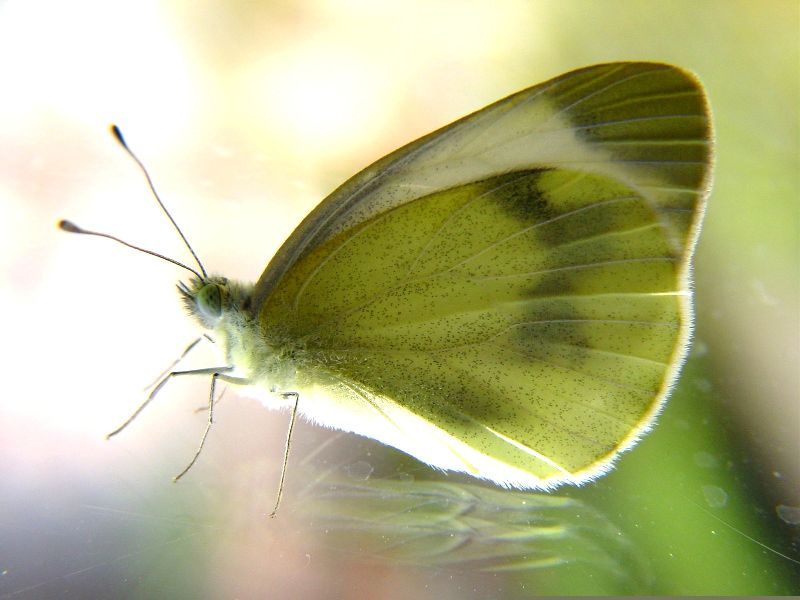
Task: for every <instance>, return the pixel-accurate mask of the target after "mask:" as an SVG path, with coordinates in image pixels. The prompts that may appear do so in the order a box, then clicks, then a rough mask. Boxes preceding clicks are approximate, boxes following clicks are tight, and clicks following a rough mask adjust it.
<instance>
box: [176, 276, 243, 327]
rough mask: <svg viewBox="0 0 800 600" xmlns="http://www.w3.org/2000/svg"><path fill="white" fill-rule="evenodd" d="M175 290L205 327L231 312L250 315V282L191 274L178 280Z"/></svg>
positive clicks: (237, 314)
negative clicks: (187, 277) (186, 279)
mask: <svg viewBox="0 0 800 600" xmlns="http://www.w3.org/2000/svg"><path fill="white" fill-rule="evenodd" d="M178 291H179V292H180V294H181V296H182V297H183V303H184V305H185V306H186V310H187V311H188V312H189V314H191V315H192V316H193V317H194V318H196V319H197V320H198V321H200V324H201V325H203V327H205V328H206V329H216V328H217V327H218V326H219V325H220V324H221V322H222V321H223V320H224V319H226V318H230V317H233V316H234V315H236V316H244V315H246V314H249V309H250V304H251V298H252V285H245V284H242V283H238V282H236V281H231V280H229V279H228V278H227V277H222V276H220V275H212V276H210V277H206V278H199V277H192V278H190V279H189V282H188V283H184V282H182V281H181V282H180V283H179V284H178Z"/></svg>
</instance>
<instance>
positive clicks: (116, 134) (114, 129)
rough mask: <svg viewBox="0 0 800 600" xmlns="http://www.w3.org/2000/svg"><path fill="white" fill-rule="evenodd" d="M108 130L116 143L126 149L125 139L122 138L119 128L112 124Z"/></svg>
mask: <svg viewBox="0 0 800 600" xmlns="http://www.w3.org/2000/svg"><path fill="white" fill-rule="evenodd" d="M109 129H110V130H111V135H113V136H114V137H115V138H116V139H117V141H118V142H119V143H120V144H122V146H124V147H125V148H127V147H128V144H126V143H125V138H124V137H123V136H122V132H121V131H120V129H119V127H117V125H116V124H115V123H112V124H111V126H110V127H109Z"/></svg>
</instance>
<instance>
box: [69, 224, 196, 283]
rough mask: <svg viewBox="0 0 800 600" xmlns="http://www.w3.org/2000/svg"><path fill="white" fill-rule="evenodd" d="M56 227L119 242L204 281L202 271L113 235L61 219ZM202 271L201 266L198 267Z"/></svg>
mask: <svg viewBox="0 0 800 600" xmlns="http://www.w3.org/2000/svg"><path fill="white" fill-rule="evenodd" d="M58 227H59V229H61V230H62V231H66V232H68V233H82V234H84V235H96V236H97V237H102V238H107V239H109V240H114V241H115V242H119V243H120V244H122V245H123V246H127V247H128V248H133V249H134V250H138V251H139V252H144V253H145V254H150V255H151V256H157V257H158V258H160V259H163V260H166V261H167V262H171V263H172V264H173V265H178V266H179V267H183V268H184V269H186V270H187V271H189V272H191V273H194V275H195V277H197V278H198V279H200V280H203V281H205V279H206V276H205V275H206V272H205V271H203V275H200V273H198V272H197V271H195V270H194V269H193V268H191V267H189V266H187V265H185V264H183V263H182V262H179V261H177V260H175V259H174V258H170V257H169V256H164V255H163V254H159V253H158V252H153V251H152V250H148V249H147V248H141V247H139V246H134V245H133V244H129V243H128V242H126V241H125V240H121V239H119V238H118V237H114V236H113V235H109V234H108V233H100V232H99V231H90V230H88V229H83V228H82V227H78V226H77V225H75V223H73V222H72V221H67V220H65V219H62V220H61V221H59V222H58ZM200 268H201V269H202V266H201V267H200Z"/></svg>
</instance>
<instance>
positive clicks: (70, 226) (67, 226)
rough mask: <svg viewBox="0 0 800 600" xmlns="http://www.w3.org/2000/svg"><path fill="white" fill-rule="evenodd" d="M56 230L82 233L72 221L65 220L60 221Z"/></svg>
mask: <svg viewBox="0 0 800 600" xmlns="http://www.w3.org/2000/svg"><path fill="white" fill-rule="evenodd" d="M58 228H59V229H61V230H62V231H68V232H69V233H82V232H83V229H81V228H80V227H78V226H77V225H75V223H73V222H72V221H67V220H66V219H61V220H60V221H59V222H58Z"/></svg>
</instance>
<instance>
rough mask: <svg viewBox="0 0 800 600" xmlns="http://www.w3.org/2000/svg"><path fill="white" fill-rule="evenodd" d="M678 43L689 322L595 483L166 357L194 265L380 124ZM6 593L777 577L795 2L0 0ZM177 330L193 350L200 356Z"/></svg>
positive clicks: (225, 252)
mask: <svg viewBox="0 0 800 600" xmlns="http://www.w3.org/2000/svg"><path fill="white" fill-rule="evenodd" d="M614 60H653V61H664V62H669V63H674V64H677V65H680V66H682V67H685V68H687V69H690V70H692V71H694V72H695V73H697V74H698V75H699V77H700V78H701V80H702V81H703V83H704V84H705V86H706V88H707V90H708V93H709V96H710V98H711V103H712V107H713V109H714V120H715V126H716V137H717V146H716V153H717V156H716V166H715V173H716V177H715V186H714V191H713V194H712V196H711V199H710V203H709V208H708V212H707V214H706V220H705V226H704V230H703V233H702V235H701V238H700V243H699V247H698V250H697V256H696V262H695V269H694V281H695V288H696V304H697V311H696V335H695V340H694V345H693V350H692V353H691V355H690V357H689V360H688V362H687V365H686V367H685V369H684V374H683V376H682V378H681V380H680V382H679V385H678V386H677V388H676V390H675V393H674V394H673V397H672V399H671V400H670V402H669V404H668V406H667V408H666V410H665V411H664V413H663V414H662V416H661V418H660V421H659V424H658V426H657V427H656V428H655V429H654V431H653V432H652V433H651V434H649V435H648V436H647V437H646V438H645V439H644V440H643V441H642V442H641V443H640V444H639V445H638V446H637V447H636V448H634V449H633V450H632V451H631V452H629V453H628V454H626V455H625V456H624V457H623V458H622V459H621V460H620V461H619V462H618V467H617V468H616V469H615V470H614V471H613V472H612V473H611V474H609V475H608V476H606V477H604V478H602V479H601V480H599V481H597V482H595V483H593V484H590V485H587V486H584V487H582V488H561V489H559V490H557V491H556V492H554V493H553V494H550V495H545V496H541V495H536V494H512V493H508V494H500V493H498V491H497V490H495V489H494V488H491V486H481V485H479V484H476V482H474V481H471V482H470V481H466V480H463V479H460V478H456V477H447V476H444V475H441V474H437V473H434V472H431V471H430V470H429V469H426V468H424V467H421V466H420V465H418V464H416V463H414V462H413V461H411V460H408V459H405V458H403V457H399V456H398V455H397V453H395V452H393V451H392V450H390V449H387V448H384V447H381V446H379V445H376V444H372V443H371V442H369V441H367V440H363V439H361V438H357V437H355V436H342V435H338V434H335V433H333V432H328V431H322V430H320V429H318V428H315V427H312V426H309V425H306V424H301V425H299V426H298V428H297V429H296V430H295V435H294V440H295V441H294V444H295V446H294V449H293V455H292V460H291V462H290V465H289V472H288V484H287V486H288V487H287V490H286V495H285V498H284V504H283V507H282V509H281V512H279V514H278V517H277V518H276V519H274V520H270V519H267V518H266V517H265V514H266V513H267V512H269V510H270V507H271V506H272V503H273V501H274V494H275V491H276V487H277V480H278V475H279V471H280V464H281V454H282V448H283V440H284V437H285V431H286V425H287V422H288V415H287V414H285V413H275V412H269V411H267V410H265V409H264V408H263V407H262V406H261V405H259V404H258V403H256V402H255V401H252V400H248V399H244V398H239V397H237V395H236V393H235V391H234V390H230V391H229V392H228V393H227V394H226V396H225V399H224V401H222V403H221V404H220V406H219V408H218V410H217V411H216V424H215V426H214V427H213V428H212V431H211V435H210V437H209V440H208V443H207V446H206V449H205V450H204V452H203V454H202V456H201V457H200V460H199V462H198V464H197V465H196V466H195V467H194V468H193V469H192V470H191V471H190V472H189V474H188V475H187V476H186V477H185V478H184V479H183V480H182V481H181V482H180V483H178V484H174V485H173V484H172V483H171V478H172V476H173V475H175V474H176V473H178V472H179V471H180V470H181V469H182V468H183V467H184V466H185V464H186V463H187V462H188V460H189V459H190V458H191V456H192V454H193V453H194V450H195V448H196V445H197V443H198V441H199V438H200V435H201V433H202V429H203V427H204V422H205V419H206V416H205V415H204V414H203V413H196V412H194V410H195V408H196V407H198V406H201V405H203V403H204V402H205V401H206V397H207V381H203V380H184V381H179V380H176V381H173V382H171V383H170V385H169V386H167V387H166V388H165V389H164V390H163V392H162V394H161V395H160V396H159V397H158V398H157V401H156V402H154V403H153V405H152V406H151V407H149V408H148V410H147V411H146V412H145V413H143V414H142V416H141V417H140V418H139V419H138V420H137V421H136V422H135V423H134V424H133V425H132V426H131V427H130V428H129V429H127V430H126V431H125V432H124V433H123V434H121V435H119V436H118V437H116V438H114V439H113V441H110V442H106V441H105V440H104V436H105V434H106V433H108V432H109V431H110V430H112V429H113V428H115V427H116V426H117V425H119V424H120V422H121V421H123V420H124V419H125V418H126V417H127V416H128V415H129V414H130V413H131V412H132V410H133V409H134V408H135V407H136V406H137V405H138V403H139V402H140V401H141V399H142V396H143V392H142V388H143V387H144V386H145V385H147V384H148V383H149V381H150V380H152V378H154V377H155V375H156V374H158V373H159V372H160V371H161V370H162V369H164V368H165V367H166V366H167V365H168V364H169V363H170V362H171V361H172V360H173V359H174V358H176V357H177V356H178V355H179V354H180V352H181V351H182V350H183V348H185V346H186V345H187V344H188V343H189V342H190V341H191V340H192V339H194V338H195V337H196V335H197V334H196V329H195V327H194V325H193V324H192V323H191V322H190V321H189V320H188V318H187V317H186V316H185V315H184V314H183V310H182V307H181V306H180V304H179V302H178V300H177V294H176V291H175V288H174V285H175V283H176V281H177V279H178V278H180V277H183V276H184V274H183V272H181V271H180V270H179V269H177V268H175V267H173V266H172V265H170V264H168V263H164V262H161V261H157V260H154V259H151V258H149V257H145V256H143V255H141V254H138V253H135V252H131V251H129V250H127V249H125V248H123V247H121V246H119V245H115V244H112V243H110V242H107V241H105V240H97V239H89V238H79V237H74V236H68V235H66V234H64V233H61V232H59V231H57V229H56V227H55V224H56V222H57V221H58V220H59V219H60V218H70V219H72V220H74V221H76V222H77V223H78V224H81V225H83V226H85V227H88V228H92V229H97V230H100V231H104V232H109V233H113V234H115V235H118V236H120V237H122V238H123V239H126V240H128V241H131V242H133V243H136V244H139V245H142V246H144V247H147V248H151V249H154V250H157V251H160V252H162V253H164V254H167V255H169V256H172V257H175V258H178V259H182V260H187V261H188V260H189V257H188V256H187V253H186V251H185V249H184V248H183V247H182V246H181V244H180V241H179V239H178V238H177V237H176V235H175V234H174V232H173V231H172V230H171V228H170V225H169V223H168V222H167V220H166V219H165V218H164V217H163V216H162V215H161V214H160V213H159V210H158V208H157V206H156V204H155V203H154V202H153V200H152V198H151V197H150V195H149V192H148V190H147V188H146V185H145V183H144V181H143V180H142V177H141V174H140V173H139V172H138V171H137V169H136V167H135V165H134V164H133V163H132V161H131V160H130V159H129V158H127V157H126V156H125V155H124V153H123V152H122V151H121V149H120V148H119V147H118V146H117V145H116V144H115V142H114V141H113V139H112V138H111V136H110V135H109V134H108V125H109V124H110V123H112V122H114V123H117V124H119V125H120V127H121V128H122V130H123V132H124V133H125V135H126V138H127V140H128V142H129V144H130V145H131V147H133V148H134V149H135V151H137V152H138V154H139V156H140V157H141V158H142V160H143V161H144V162H145V163H146V164H147V166H148V167H149V169H150V172H151V174H152V176H153V178H154V179H155V181H156V185H157V187H158V189H159V190H160V193H161V195H162V197H163V198H164V199H165V201H166V202H167V204H168V206H169V207H170V209H171V211H172V213H173V215H174V217H175V218H176V219H177V221H178V222H179V223H180V225H181V226H182V228H183V229H184V231H185V232H186V233H187V236H188V237H189V238H190V240H191V241H192V242H193V244H194V246H195V249H196V250H197V252H198V253H199V255H200V256H201V258H202V259H203V260H204V261H205V264H206V266H207V268H209V269H210V270H211V271H215V272H221V273H224V274H226V275H228V276H229V277H236V278H241V279H245V280H254V279H256V278H257V277H258V275H259V274H260V272H261V270H262V269H263V267H264V266H265V265H266V263H267V260H268V259H269V258H270V257H271V255H272V254H273V252H274V251H275V250H276V249H277V248H278V247H279V245H280V244H281V243H282V242H283V240H284V239H285V238H286V237H287V236H288V235H289V234H290V232H291V231H292V229H293V228H294V226H295V225H296V224H297V223H299V221H300V220H301V219H302V218H303V216H304V215H305V214H306V213H307V212H308V211H309V210H310V209H311V208H313V207H314V206H315V205H316V204H317V203H318V202H319V201H320V200H321V199H322V198H323V197H324V196H325V195H326V194H327V193H328V192H330V191H331V190H332V189H333V188H334V187H336V186H337V185H338V184H339V183H341V182H342V181H344V180H345V179H346V178H347V177H349V176H350V175H352V174H354V173H355V172H357V171H358V170H360V169H361V168H363V167H365V166H366V165H368V164H369V163H370V162H372V161H373V160H375V159H377V158H379V157H381V156H383V155H384V154H386V153H388V152H389V151H391V150H393V149H395V148H396V147H398V146H400V145H402V144H404V143H406V142H408V141H411V140H413V139H415V138H417V137H418V136H420V135H422V134H425V133H427V132H429V131H431V130H433V129H435V128H437V127H439V126H442V125H444V124H446V123H448V122H450V121H452V120H454V119H456V118H458V117H460V116H463V115H464V114H467V113H469V112H472V111H474V110H477V109H479V108H481V107H483V106H484V105H486V104H488V103H490V102H492V101H494V100H496V99H499V98H501V97H503V96H505V95H507V94H510V93H512V92H515V91H517V90H519V89H522V88H525V87H528V86H530V85H532V84H535V83H539V82H541V81H544V80H546V79H548V78H550V77H553V76H556V75H559V74H561V73H562V72H565V71H568V70H571V69H574V68H577V67H581V66H584V65H588V64H592V63H599V62H606V61H614ZM0 81H2V93H1V94H0V247H2V252H0V282H1V283H0V285H2V291H3V293H2V295H0V312H2V314H4V315H5V326H4V328H3V329H4V331H5V334H4V337H5V340H6V341H5V344H4V346H5V348H6V350H5V352H4V361H3V364H4V365H5V369H4V371H5V373H4V374H5V377H4V383H3V393H2V394H0V464H2V465H3V468H2V473H3V476H2V479H3V483H2V486H0V598H15V599H16V598H20V599H28V598H52V597H56V596H57V597H60V598H66V599H70V598H111V597H114V598H128V597H130V598H152V597H163V598H223V597H224V598H241V599H249V598H262V597H270V598H293V599H297V598H320V597H325V598H353V599H359V598H370V599H375V598H381V599H383V598H387V599H405V598H415V599H420V598H423V599H424V598H437V599H441V598H459V599H463V598H490V597H491V598H517V597H525V596H529V595H535V594H543V593H550V594H554V593H592V594H605V593H645V594H648V593H649V594H792V593H794V594H798V593H800V563H798V561H800V442H798V439H799V438H798V431H800V375H799V374H798V371H799V370H800V369H798V366H800V341H799V340H800V336H799V335H798V334H800V267H799V266H798V257H800V210H798V199H799V198H800V118H799V115H798V107H800V5H799V4H798V3H797V1H796V0H785V1H784V0H765V1H762V2H750V1H747V0H739V1H737V0H708V1H706V2H694V1H693V0H691V1H690V0H671V1H670V2H662V1H655V0H653V1H651V0H607V1H604V2H586V1H583V0H566V1H565V0H559V1H555V0H553V1H548V0H545V1H529V0H503V1H499V2H496V1H493V2H488V1H480V0H475V1H473V0H466V1H465V0H433V1H421V0H403V1H402V2H399V1H388V2H380V3H378V2H369V1H367V0H342V1H334V0H298V1H295V2H292V1H289V0H277V1H273V2H269V1H264V2H252V1H241V0H240V1H230V2H225V3H218V2H208V1H202V0H201V1H199V2H198V1H194V2H188V1H178V0H176V1H173V2H154V1H148V0H144V1H139V2H101V1H99V0H97V1H90V0H74V1H72V2H69V3H65V2H55V1H53V2H47V1H43V0H25V1H22V0H19V1H15V0H6V1H5V2H0ZM209 356H210V355H207V354H205V350H202V349H200V350H198V351H197V352H196V354H195V355H194V356H193V358H192V360H190V361H189V363H188V364H189V365H195V366H207V365H208V364H210V363H209V362H208V361H209V360H213V359H211V358H209Z"/></svg>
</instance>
